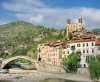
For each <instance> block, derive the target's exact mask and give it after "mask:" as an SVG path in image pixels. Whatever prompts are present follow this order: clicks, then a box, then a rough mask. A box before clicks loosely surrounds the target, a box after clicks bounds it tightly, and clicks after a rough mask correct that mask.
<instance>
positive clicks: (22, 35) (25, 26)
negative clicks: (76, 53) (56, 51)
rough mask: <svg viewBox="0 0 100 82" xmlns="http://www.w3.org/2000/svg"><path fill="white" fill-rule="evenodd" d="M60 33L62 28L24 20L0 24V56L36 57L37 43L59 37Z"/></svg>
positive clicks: (60, 36)
mask: <svg viewBox="0 0 100 82" xmlns="http://www.w3.org/2000/svg"><path fill="white" fill-rule="evenodd" d="M62 33H63V30H58V29H54V28H47V27H44V26H38V25H37V26H36V25H33V24H31V23H27V22H24V21H15V22H11V23H8V24H4V25H0V57H1V58H7V57H11V56H15V55H29V56H32V57H34V56H35V57H36V48H37V44H39V43H43V42H46V41H48V40H57V39H61V38H62V37H63V36H62ZM29 51H30V52H29Z"/></svg>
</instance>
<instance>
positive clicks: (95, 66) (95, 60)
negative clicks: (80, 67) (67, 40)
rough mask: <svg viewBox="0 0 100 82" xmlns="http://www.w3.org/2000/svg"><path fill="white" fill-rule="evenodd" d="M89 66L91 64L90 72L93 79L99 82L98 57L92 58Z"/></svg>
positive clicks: (99, 67)
mask: <svg viewBox="0 0 100 82" xmlns="http://www.w3.org/2000/svg"><path fill="white" fill-rule="evenodd" d="M90 58H91V59H89V61H88V64H89V71H90V76H91V79H92V80H94V81H97V80H98V79H99V78H100V60H98V59H99V58H98V56H97V57H95V56H94V57H93V56H92V57H90Z"/></svg>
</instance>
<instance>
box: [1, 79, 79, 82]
mask: <svg viewBox="0 0 100 82" xmlns="http://www.w3.org/2000/svg"><path fill="white" fill-rule="evenodd" d="M0 82H16V81H0ZM17 82H18V81H17ZM23 82H25V81H23ZM26 82H27V81H26ZM28 82H35V81H28ZM39 82H78V81H69V80H64V79H46V80H42V81H39Z"/></svg>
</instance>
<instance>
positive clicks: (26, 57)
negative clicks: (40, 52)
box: [0, 56, 36, 68]
mask: <svg viewBox="0 0 100 82" xmlns="http://www.w3.org/2000/svg"><path fill="white" fill-rule="evenodd" d="M16 59H26V60H28V61H30V62H31V63H32V64H34V65H35V64H36V60H34V59H33V58H31V57H28V56H15V57H11V58H8V59H4V60H2V63H1V66H0V67H1V68H4V66H5V65H7V64H8V63H9V62H11V61H14V60H16Z"/></svg>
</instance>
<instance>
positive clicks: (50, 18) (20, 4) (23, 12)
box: [2, 0, 100, 27]
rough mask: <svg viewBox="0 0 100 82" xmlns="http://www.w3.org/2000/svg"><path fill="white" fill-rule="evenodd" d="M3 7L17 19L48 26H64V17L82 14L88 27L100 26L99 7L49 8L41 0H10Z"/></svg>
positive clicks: (72, 17) (75, 16)
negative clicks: (10, 0)
mask: <svg viewBox="0 0 100 82" xmlns="http://www.w3.org/2000/svg"><path fill="white" fill-rule="evenodd" d="M2 6H3V8H5V9H6V10H8V11H11V12H14V13H15V16H16V17H17V19H18V20H25V21H28V22H32V23H37V24H45V25H47V26H49V27H64V26H65V23H66V19H68V18H71V19H72V20H73V21H76V18H77V17H79V16H82V17H83V18H84V20H86V23H87V24H88V25H89V26H90V27H96V26H100V9H95V8H85V7H83V8H50V7H49V6H48V5H46V4H44V3H43V2H42V1H41V0H12V2H10V3H3V5H2Z"/></svg>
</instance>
